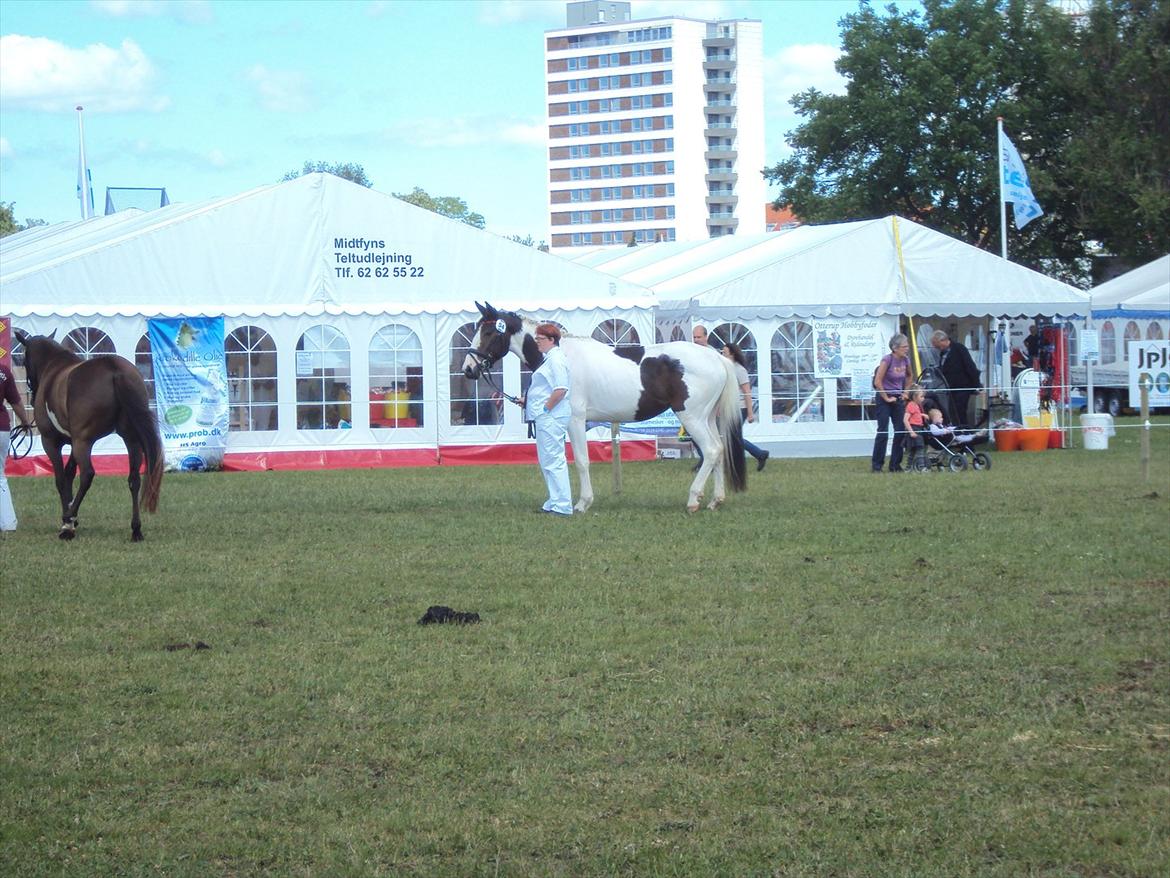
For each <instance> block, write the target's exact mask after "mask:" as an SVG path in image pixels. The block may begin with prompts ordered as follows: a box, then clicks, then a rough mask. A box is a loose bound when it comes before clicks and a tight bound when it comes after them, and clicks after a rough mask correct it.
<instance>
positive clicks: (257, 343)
mask: <svg viewBox="0 0 1170 878" xmlns="http://www.w3.org/2000/svg"><path fill="white" fill-rule="evenodd" d="M223 346H224V353H225V355H226V356H225V359H226V361H227V372H228V403H229V412H230V417H231V428H232V429H233V430H275V429H277V426H278V424H279V409H278V408H277V406H276V372H277V369H276V342H275V341H273V340H272V336H271V335H269V334H268V333H267V332H266V331H264V330H263V329H261V328H260V327H259V326H241V327H239V328H237V329H233V330H232V331H231V333H230V334H229V335H228V336H227V338H225V339H224V344H223Z"/></svg>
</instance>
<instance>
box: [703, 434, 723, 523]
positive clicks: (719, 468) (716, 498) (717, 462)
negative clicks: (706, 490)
mask: <svg viewBox="0 0 1170 878" xmlns="http://www.w3.org/2000/svg"><path fill="white" fill-rule="evenodd" d="M707 431H708V432H709V433H710V434H711V444H712V445H713V446H714V451H713V453H712V455H711V457H712V464H711V470H712V474H713V475H714V476H715V492H714V494H713V495H712V497H711V502H710V503H708V504H707V508H708V509H718V508H719V507H720V506H722V505H723V501H724V500H726V499H727V486H726V485H725V484H724V479H723V455H725V454H728V453H729V452H728V449H727V447H726V446H725V445H724V444H723V439H722V437H721V436H720V435H719V428H718V426H717V425H716V423H715V413H714V412H712V413H711V417H710V419H709V420H708V422H707ZM704 453H706V452H704Z"/></svg>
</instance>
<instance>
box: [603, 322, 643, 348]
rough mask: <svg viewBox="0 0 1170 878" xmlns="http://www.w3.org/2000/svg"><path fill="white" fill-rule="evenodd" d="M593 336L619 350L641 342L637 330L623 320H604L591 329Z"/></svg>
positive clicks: (632, 346) (638, 344)
mask: <svg viewBox="0 0 1170 878" xmlns="http://www.w3.org/2000/svg"><path fill="white" fill-rule="evenodd" d="M593 338H594V340H595V341H599V342H601V343H602V344H604V345H610V346H612V347H615V348H617V349H619V350H621V349H622V348H626V349H629V348H634V347H638V346H640V345H641V344H642V342H641V341H640V340H639V339H638V330H636V329H634V327H633V326H631V325H630V324H629V323H627V322H626V321H625V320H617V319H614V320H605V321H602V322H601V323H600V324H599V325H598V326H597V328H596V329H594V330H593Z"/></svg>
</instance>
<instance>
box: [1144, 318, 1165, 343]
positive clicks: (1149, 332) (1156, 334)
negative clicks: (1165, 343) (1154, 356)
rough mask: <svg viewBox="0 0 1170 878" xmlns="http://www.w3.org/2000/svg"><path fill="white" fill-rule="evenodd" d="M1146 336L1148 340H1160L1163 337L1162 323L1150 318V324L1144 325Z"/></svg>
mask: <svg viewBox="0 0 1170 878" xmlns="http://www.w3.org/2000/svg"><path fill="white" fill-rule="evenodd" d="M1146 338H1147V339H1149V340H1150V341H1161V340H1162V338H1163V335H1162V324H1161V323H1159V322H1158V321H1157V320H1151V321H1150V325H1149V326H1147V327H1146Z"/></svg>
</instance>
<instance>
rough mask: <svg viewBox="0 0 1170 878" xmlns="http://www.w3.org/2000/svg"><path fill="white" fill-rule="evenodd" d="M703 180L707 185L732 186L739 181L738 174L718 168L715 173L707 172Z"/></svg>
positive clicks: (728, 169)
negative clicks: (725, 184)
mask: <svg viewBox="0 0 1170 878" xmlns="http://www.w3.org/2000/svg"><path fill="white" fill-rule="evenodd" d="M703 179H704V180H706V181H707V182H708V183H730V184H731V185H732V186H734V185H735V184H736V183H737V182H738V181H739V174H737V173H736V172H735V171H733V170H731V169H730V168H726V169H723V168H720V169H719V170H717V171H708V172H707V174H706V175H705V176H704V177H703Z"/></svg>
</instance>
